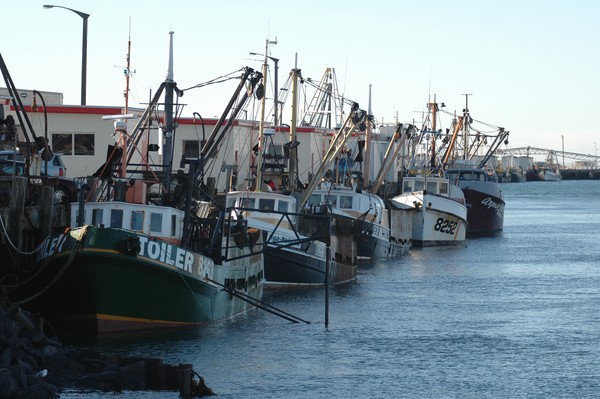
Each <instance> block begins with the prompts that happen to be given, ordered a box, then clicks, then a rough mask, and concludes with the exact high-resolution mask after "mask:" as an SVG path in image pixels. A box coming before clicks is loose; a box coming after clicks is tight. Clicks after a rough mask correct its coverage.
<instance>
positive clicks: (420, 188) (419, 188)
mask: <svg viewBox="0 0 600 399" xmlns="http://www.w3.org/2000/svg"><path fill="white" fill-rule="evenodd" d="M424 188H425V182H424V181H423V180H415V187H414V190H415V191H423V189H424Z"/></svg>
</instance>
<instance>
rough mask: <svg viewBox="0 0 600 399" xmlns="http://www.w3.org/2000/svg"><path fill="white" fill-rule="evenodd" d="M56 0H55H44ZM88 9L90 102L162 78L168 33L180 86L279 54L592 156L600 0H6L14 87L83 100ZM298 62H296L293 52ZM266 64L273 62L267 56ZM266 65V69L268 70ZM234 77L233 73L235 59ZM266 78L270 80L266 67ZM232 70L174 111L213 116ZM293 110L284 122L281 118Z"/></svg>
mask: <svg viewBox="0 0 600 399" xmlns="http://www.w3.org/2000/svg"><path fill="white" fill-rule="evenodd" d="M49 1H50V2H51V1H60V2H57V3H48V2H49ZM44 4H54V5H60V6H63V7H68V8H71V9H75V10H77V11H81V12H84V13H87V14H89V15H90V17H89V19H88V40H87V48H88V57H87V64H88V67H87V89H86V90H87V96H86V100H87V105H102V106H119V105H121V106H122V105H124V96H123V92H124V90H125V74H124V69H125V66H126V55H127V49H128V44H129V43H130V45H131V50H130V61H131V65H130V69H131V71H132V74H131V77H130V96H129V104H130V106H131V107H135V106H140V107H143V106H144V103H147V102H148V98H149V96H150V94H151V93H153V90H156V89H157V88H158V86H159V85H160V83H161V82H163V81H164V80H165V77H166V73H167V57H168V46H169V32H170V31H173V32H175V33H174V36H173V39H174V80H175V81H176V82H177V84H178V87H179V88H181V89H186V88H189V87H192V86H195V85H197V84H199V83H204V82H207V81H210V80H212V79H215V78H218V77H221V76H225V75H229V74H231V73H233V72H236V71H239V70H241V69H242V68H243V67H245V66H249V67H252V68H254V69H257V70H259V69H260V68H261V66H262V63H263V60H262V57H260V56H258V57H256V56H251V55H249V53H250V52H256V53H263V54H264V52H265V45H266V41H267V40H269V41H277V44H270V45H269V55H270V56H271V57H275V58H278V59H279V62H278V67H279V73H278V76H279V85H280V87H281V86H282V85H283V84H284V82H285V81H286V79H287V77H288V75H289V71H290V70H291V69H292V68H294V67H295V66H297V67H298V68H300V69H301V70H302V76H303V77H304V78H305V79H306V78H311V79H313V80H316V81H317V82H318V81H319V80H320V79H321V77H322V76H323V74H324V72H325V70H326V68H334V69H335V73H336V77H337V83H338V90H339V92H340V94H342V95H343V96H344V98H346V99H350V100H352V101H356V102H358V103H359V104H360V107H361V108H363V109H367V108H368V104H369V87H370V88H371V109H372V113H373V115H374V116H375V118H376V120H377V121H378V122H380V123H395V122H396V120H397V121H399V122H411V121H416V122H419V121H421V118H422V115H423V112H424V111H425V110H426V106H427V103H428V102H429V101H432V100H433V98H434V96H435V99H436V101H437V102H438V103H442V102H443V103H444V104H445V105H446V107H445V110H446V111H449V112H454V111H456V112H458V113H461V112H462V109H463V108H464V104H465V96H464V94H470V95H469V109H470V112H471V116H472V117H473V118H474V119H476V120H479V121H484V122H486V123H489V124H492V125H495V126H501V127H504V128H505V129H506V130H509V131H510V137H509V144H508V145H503V146H502V147H501V148H515V147H525V146H532V147H539V148H548V149H554V150H561V149H563V148H564V151H567V152H575V153H582V154H591V155H600V151H599V150H600V125H599V124H598V121H597V120H596V118H595V116H596V115H597V111H595V110H597V108H596V107H597V106H598V98H597V96H598V93H599V92H600V74H599V71H600V24H599V23H598V16H599V15H600V2H598V1H597V0H570V1H563V0H559V1H555V0H529V1H528V0H519V1H516V0H515V1H513V0H505V1H488V0H474V1H467V0H455V1H438V0H431V1H427V2H425V1H414V0H411V1H406V0H372V1H370V2H365V1H355V0H345V1H338V0H328V1H322V0H321V1H315V0H305V1H302V0H300V1H294V2H291V1H289V2H288V1H281V0H279V1H272V0H262V1H261V0H258V1H255V2H248V1H239V0H228V1H223V2H218V1H203V0H171V1H162V2H158V1H147V0H128V1H122V0H121V1H117V0H94V1H83V0H80V1H74V0H42V1H38V0H24V1H19V2H16V1H11V2H7V3H6V4H4V5H3V23H2V25H3V32H4V35H3V40H2V45H1V46H0V54H1V55H2V57H3V58H4V61H5V63H6V64H7V67H8V70H9V71H10V74H11V77H12V80H13V82H14V83H15V85H16V86H17V87H18V88H20V89H30V90H33V89H35V90H38V91H50V92H60V93H63V94H64V103H65V104H74V105H76V104H79V103H80V97H81V59H82V26H83V19H82V18H81V17H79V16H78V15H77V14H75V13H73V12H71V11H69V10H65V9H60V8H53V9H44V8H43V5H44ZM296 63H297V64H296ZM269 64H270V68H271V72H272V70H273V68H272V67H273V64H272V62H269ZM271 72H270V73H271ZM235 75H236V76H237V75H239V72H236V74H235ZM271 82H272V80H271ZM237 84H238V81H237V80H229V81H227V82H224V83H220V84H218V85H217V84H216V85H210V86H207V87H204V88H199V89H193V90H186V92H185V94H184V96H183V97H182V98H181V99H180V102H182V103H185V104H187V105H186V107H185V108H184V111H183V115H184V116H191V115H192V114H193V113H194V112H198V113H199V114H200V115H202V116H203V117H205V118H208V117H215V116H219V115H221V113H222V112H223V110H224V109H225V106H226V104H227V102H228V101H229V99H230V98H231V96H232V95H233V91H234V89H235V87H236V86H237ZM283 122H284V123H288V124H289V121H283Z"/></svg>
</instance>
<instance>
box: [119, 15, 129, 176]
mask: <svg viewBox="0 0 600 399" xmlns="http://www.w3.org/2000/svg"><path fill="white" fill-rule="evenodd" d="M130 59H131V18H129V38H128V40H127V55H126V59H125V61H126V62H127V63H126V67H125V93H123V94H124V95H125V112H124V114H127V113H128V112H129V67H130ZM124 122H125V130H124V131H123V132H122V133H121V151H122V153H121V177H123V178H125V177H127V140H128V139H129V137H128V135H127V119H125V120H124Z"/></svg>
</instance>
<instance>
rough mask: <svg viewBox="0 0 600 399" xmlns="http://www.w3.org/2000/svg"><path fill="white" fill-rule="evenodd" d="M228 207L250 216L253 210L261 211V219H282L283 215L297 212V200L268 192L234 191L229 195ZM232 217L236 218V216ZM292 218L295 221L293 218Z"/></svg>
mask: <svg viewBox="0 0 600 399" xmlns="http://www.w3.org/2000/svg"><path fill="white" fill-rule="evenodd" d="M227 207H228V208H231V207H235V208H238V209H239V208H241V211H242V212H246V213H247V214H248V215H250V214H251V210H257V211H260V217H263V218H265V217H271V218H274V219H280V218H281V214H283V213H295V212H296V199H295V198H294V197H292V196H289V195H285V194H279V193H274V192H268V191H232V192H229V193H228V194H227ZM269 211H274V212H272V213H271V212H269ZM232 217H233V218H235V215H232ZM290 217H291V219H292V221H294V218H293V216H292V215H290Z"/></svg>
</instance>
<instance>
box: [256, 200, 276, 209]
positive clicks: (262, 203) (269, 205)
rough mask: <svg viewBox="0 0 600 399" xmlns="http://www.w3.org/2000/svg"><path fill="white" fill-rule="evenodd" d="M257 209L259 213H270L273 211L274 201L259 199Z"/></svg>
mask: <svg viewBox="0 0 600 399" xmlns="http://www.w3.org/2000/svg"><path fill="white" fill-rule="evenodd" d="M258 209H260V210H261V211H272V210H274V209H275V200H274V199H266V198H261V199H259V201H258Z"/></svg>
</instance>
